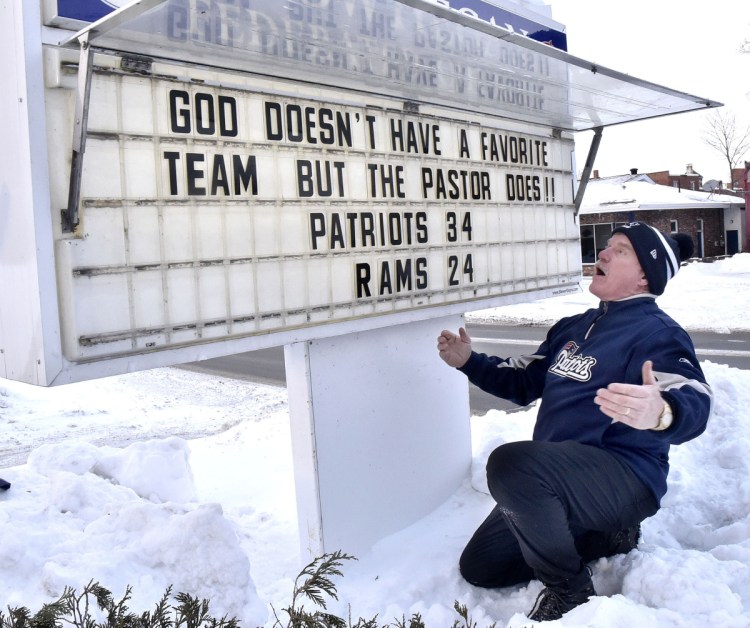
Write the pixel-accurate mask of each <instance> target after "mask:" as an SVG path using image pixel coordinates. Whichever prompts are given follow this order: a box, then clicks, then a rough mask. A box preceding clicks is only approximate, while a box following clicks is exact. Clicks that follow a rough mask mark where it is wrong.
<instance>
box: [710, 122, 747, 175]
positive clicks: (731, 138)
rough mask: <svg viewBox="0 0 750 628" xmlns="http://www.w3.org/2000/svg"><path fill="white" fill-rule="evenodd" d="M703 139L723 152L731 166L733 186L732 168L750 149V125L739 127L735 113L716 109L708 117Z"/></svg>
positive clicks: (728, 164)
mask: <svg viewBox="0 0 750 628" xmlns="http://www.w3.org/2000/svg"><path fill="white" fill-rule="evenodd" d="M703 141H704V142H705V143H706V144H708V145H709V146H710V147H711V148H713V149H715V150H716V151H717V152H719V153H721V155H722V157H724V159H726V162H727V166H728V167H729V180H728V181H729V186H730V187H731V186H732V170H734V169H735V168H736V167H737V166H738V165H739V163H740V162H741V161H742V160H743V159H744V157H745V155H746V153H747V152H748V150H750V126H747V127H745V128H744V129H738V128H737V121H736V120H735V117H734V114H731V113H722V112H721V111H720V110H715V111H714V112H713V113H712V114H711V116H710V117H709V118H708V123H707V129H706V132H705V135H704V137H703Z"/></svg>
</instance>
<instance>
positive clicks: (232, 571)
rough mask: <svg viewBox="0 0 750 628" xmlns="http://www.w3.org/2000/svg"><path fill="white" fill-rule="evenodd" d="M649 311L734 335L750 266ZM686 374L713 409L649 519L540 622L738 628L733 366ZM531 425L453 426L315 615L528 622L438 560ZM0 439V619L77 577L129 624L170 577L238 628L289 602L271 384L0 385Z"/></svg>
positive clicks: (280, 451)
mask: <svg viewBox="0 0 750 628" xmlns="http://www.w3.org/2000/svg"><path fill="white" fill-rule="evenodd" d="M585 288H586V284H585V283H584V290H583V291H582V292H581V293H580V294H577V295H572V296H566V297H559V298H556V299H547V300H545V301H541V302H537V303H532V304H524V305H514V306H508V307H505V308H498V309H496V310H492V311H484V312H479V313H474V314H472V315H471V316H470V317H469V318H470V319H471V320H482V319H492V320H498V321H503V322H512V323H521V324H549V323H551V322H553V321H554V320H557V319H558V318H559V317H561V316H565V315H567V314H572V313H575V312H579V311H582V310H583V309H585V308H586V307H589V306H591V305H594V304H595V300H594V298H593V297H592V296H591V295H589V294H588V293H587V291H586V290H585ZM659 303H660V304H661V305H662V307H663V308H664V309H665V310H667V311H668V312H669V313H670V314H671V315H672V316H673V317H674V318H675V319H676V320H678V321H679V322H680V323H682V324H683V326H685V327H686V328H687V329H689V330H714V331H718V332H721V333H731V332H732V331H748V330H750V316H748V312H750V255H749V254H742V255H736V256H734V257H733V258H731V259H727V260H723V261H720V262H716V263H714V264H691V265H689V266H687V267H685V268H683V269H682V270H681V271H680V273H679V274H678V276H677V277H676V278H675V279H674V280H673V282H672V283H671V284H670V285H669V286H668V288H667V291H666V293H665V294H664V295H663V296H662V297H660V299H659ZM436 359H437V356H436ZM703 367H704V370H705V372H706V376H707V378H708V380H709V382H710V384H711V385H712V387H713V389H714V391H715V394H716V403H715V410H714V415H713V417H712V420H711V422H710V424H709V427H708V429H707V431H706V433H705V434H704V435H702V436H701V437H700V438H698V439H697V440H694V441H692V442H690V443H688V444H686V445H683V446H680V447H676V448H674V449H673V450H672V456H671V460H672V473H671V475H670V488H669V492H668V494H667V496H666V498H665V500H664V502H663V507H662V509H661V511H660V512H659V513H658V514H657V515H656V516H654V517H652V518H651V519H649V520H647V521H646V522H645V524H644V527H643V539H642V542H641V544H640V546H639V547H638V549H637V550H635V551H633V552H631V553H630V554H628V555H627V556H618V557H615V558H612V559H602V560H600V561H598V562H597V563H596V564H594V566H593V568H594V583H595V586H596V588H597V591H598V593H599V594H600V595H599V596H598V597H596V598H594V599H592V600H591V601H589V603H587V604H585V605H583V606H581V607H579V608H577V609H575V610H574V611H572V612H570V613H569V614H567V615H566V616H565V617H564V618H563V620H561V621H559V622H557V623H556V624H554V625H557V626H565V627H570V626H606V627H611V626H621V627H628V628H630V627H632V626H636V625H637V626H640V627H642V628H646V627H649V626H653V627H659V628H662V627H670V626H674V627H678V626H679V627H683V626H691V627H692V626H694V627H696V628H698V627H700V628H703V627H705V626H711V627H712V628H713V627H725V626H726V627H729V626H738V627H739V626H745V627H746V626H750V409H749V408H750V371H743V370H739V369H733V368H729V367H726V366H721V365H717V364H715V363H711V362H709V361H706V362H703ZM535 412H536V409H535V408H531V409H529V410H524V411H520V412H514V413H510V414H506V413H504V412H499V411H492V412H489V413H488V414H486V415H485V416H481V417H472V419H471V420H472V438H473V447H474V456H473V470H472V474H471V477H467V479H466V482H465V483H464V485H463V487H462V488H461V489H460V490H459V491H457V492H456V493H455V494H454V495H453V496H452V498H451V499H449V500H448V501H447V502H446V503H445V504H443V505H442V506H441V507H440V508H438V509H437V510H436V511H434V512H433V513H431V514H430V515H429V516H427V517H425V518H424V519H423V520H421V521H419V522H417V523H415V524H414V525H413V526H411V527H409V528H407V529H405V530H403V531H401V532H399V533H398V534H395V535H393V536H391V537H389V538H387V539H384V540H383V541H381V542H380V543H378V544H377V545H376V546H375V547H374V548H373V549H372V550H371V551H370V552H368V553H367V554H366V555H364V556H358V557H357V558H358V560H357V561H351V562H346V563H345V564H344V577H343V578H340V579H338V580H337V581H336V583H337V585H338V591H339V597H340V601H339V602H335V601H331V602H330V603H329V610H330V611H332V612H336V613H338V614H339V615H342V616H345V617H346V616H348V614H349V612H350V610H349V609H351V615H352V617H353V618H355V619H356V618H357V617H360V616H362V617H366V618H370V617H372V616H374V615H376V614H377V615H378V617H379V620H380V621H381V622H382V623H383V624H385V623H391V624H393V623H394V621H395V620H396V619H399V620H400V619H401V618H402V617H404V616H406V617H407V618H408V617H410V616H411V615H412V614H413V613H417V612H418V613H420V614H421V615H422V618H423V619H424V621H425V623H426V624H427V626H428V627H429V628H442V627H447V626H451V625H452V624H453V622H454V620H456V619H458V616H457V615H456V613H455V612H454V611H453V602H454V600H458V601H460V602H462V603H464V604H466V605H467V606H468V607H469V609H470V612H471V615H472V619H473V620H474V621H475V622H476V623H477V625H478V628H483V627H484V626H487V625H489V624H491V623H493V622H496V623H497V625H507V626H512V627H517V626H522V625H525V624H527V623H528V620H527V619H526V618H525V613H526V612H527V611H528V610H529V609H530V608H531V605H532V603H533V601H534V598H535V597H536V594H537V593H538V592H539V590H540V588H541V585H540V584H539V583H538V582H532V583H530V584H529V585H528V586H525V587H514V588H509V589H502V590H496V591H485V590H481V589H476V588H473V587H471V586H470V585H468V584H467V583H465V582H464V581H463V580H462V579H461V577H460V576H459V574H458V570H457V567H456V562H457V558H458V555H459V554H460V552H461V549H462V547H463V544H464V543H465V541H466V540H467V538H468V536H469V535H470V534H471V533H472V532H473V530H474V528H475V527H476V525H477V524H478V523H479V522H480V521H481V520H482V519H483V518H484V516H485V515H486V513H487V512H488V511H489V509H490V508H491V503H492V502H491V498H490V497H489V496H488V495H487V493H486V486H485V484H484V462H485V460H486V457H487V455H488V454H489V452H490V451H491V450H492V449H493V448H494V447H495V446H497V445H498V444H500V443H502V442H507V441H509V440H517V439H520V438H528V437H529V436H530V434H531V428H532V424H533V420H534V415H535ZM173 434H180V435H181V436H182V437H181V438H177V437H174V436H172V435H173ZM0 436H1V438H0V461H2V462H0V477H2V478H4V479H6V480H8V481H10V482H11V483H12V484H13V486H12V488H11V489H10V490H9V491H7V492H5V493H0V609H3V610H5V609H6V607H7V606H11V607H14V606H27V607H29V608H30V609H32V610H37V609H38V608H39V607H40V606H41V605H42V604H43V603H45V602H49V601H52V600H54V599H56V598H57V597H58V596H59V595H60V594H61V593H62V592H63V589H64V587H65V586H66V585H70V586H74V587H76V588H78V589H79V590H80V589H81V588H82V587H83V586H84V585H85V584H86V583H88V582H89V580H90V579H92V578H94V579H96V580H98V581H99V582H100V583H101V584H102V585H104V586H106V587H107V588H109V589H110V590H111V591H112V592H113V594H114V595H115V596H116V597H117V596H121V595H122V594H123V593H124V590H125V586H126V585H127V584H130V585H132V586H133V596H132V599H131V601H130V604H129V606H130V608H131V610H134V611H142V610H151V609H152V608H153V605H154V604H155V602H156V601H157V600H158V599H159V598H160V597H161V595H162V594H163V593H164V590H165V589H166V587H167V586H168V585H169V584H173V585H174V591H186V592H189V593H191V594H193V595H197V596H200V597H205V598H209V599H210V600H211V610H212V612H213V614H214V615H217V616H220V615H221V614H223V613H225V612H226V613H229V614H231V615H236V616H238V617H239V619H240V620H241V621H242V624H243V626H248V627H251V626H258V625H267V626H270V625H271V623H273V615H272V614H270V612H269V611H270V608H271V605H273V607H274V608H275V609H276V610H277V612H279V613H280V610H281V609H282V608H284V607H285V606H287V605H288V604H289V602H290V599H291V595H290V594H291V591H292V586H293V581H294V578H295V577H296V575H297V573H298V571H299V567H300V556H299V552H298V535H297V527H296V514H295V506H294V504H295V497H294V482H293V472H292V457H291V447H290V435H289V414H288V407H287V399H286V392H285V390H284V389H280V388H274V387H270V386H264V385H252V384H248V383H246V382H240V381H235V380H231V379H226V378H222V377H212V376H207V375H202V374H197V373H193V372H189V371H185V370H181V369H177V368H165V369H157V370H153V371H148V372H142V373H134V374H130V375H123V376H119V377H112V378H106V379H102V380H97V381H92V382H84V383H80V384H71V385H69V386H64V387H60V388H54V389H43V388H36V387H32V386H28V385H24V384H19V383H17V382H11V381H7V380H0ZM114 445H116V446H114ZM415 490H417V488H415ZM308 606H309V605H308Z"/></svg>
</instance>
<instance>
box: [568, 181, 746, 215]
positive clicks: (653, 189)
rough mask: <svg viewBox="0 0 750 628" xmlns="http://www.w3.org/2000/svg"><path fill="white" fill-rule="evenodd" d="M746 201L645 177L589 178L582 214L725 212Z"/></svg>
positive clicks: (740, 205)
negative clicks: (716, 210) (665, 183)
mask: <svg viewBox="0 0 750 628" xmlns="http://www.w3.org/2000/svg"><path fill="white" fill-rule="evenodd" d="M744 205H745V200H744V199H743V198H740V197H737V196H730V195H727V194H717V193H716V192H699V191H694V190H680V189H678V188H675V187H671V186H668V185H658V184H656V183H654V182H653V181H652V180H651V179H650V178H649V177H648V176H647V175H622V176H619V177H608V178H606V179H591V180H590V181H589V182H588V185H587V186H586V192H585V193H584V195H583V202H582V203H581V209H580V213H581V214H599V213H604V212H620V211H644V210H660V209H691V208H692V209H697V208H709V209H710V208H714V209H727V208H730V207H742V206H744Z"/></svg>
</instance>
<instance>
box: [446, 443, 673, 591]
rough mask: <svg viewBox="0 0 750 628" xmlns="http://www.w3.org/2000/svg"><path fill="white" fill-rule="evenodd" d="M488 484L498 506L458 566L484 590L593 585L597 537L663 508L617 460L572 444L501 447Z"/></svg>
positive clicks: (493, 460) (601, 552) (489, 468)
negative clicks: (534, 583)
mask: <svg viewBox="0 0 750 628" xmlns="http://www.w3.org/2000/svg"><path fill="white" fill-rule="evenodd" d="M487 483H488V485H489V489H490V493H491V494H492V497H493V498H494V499H495V501H496V502H497V506H495V508H494V509H493V510H492V512H491V513H490V515H489V517H487V519H485V521H484V522H483V523H482V525H481V526H480V527H479V528H478V529H477V531H476V532H475V533H474V536H473V537H472V538H471V540H470V541H469V543H468V545H467V546H466V548H465V549H464V551H463V554H462V555H461V560H460V569H461V574H462V575H463V577H464V578H465V579H466V580H467V581H468V582H470V583H471V584H474V585H476V586H481V587H505V586H510V585H513V584H518V583H525V582H528V581H529V580H531V579H532V578H534V577H536V578H538V579H540V580H541V581H542V582H544V583H545V584H547V585H555V584H562V583H567V584H568V585H572V586H575V584H576V582H577V581H580V582H583V580H585V579H588V574H587V573H586V571H585V569H584V564H585V563H586V562H589V561H591V560H594V559H596V558H599V557H601V556H603V555H607V554H606V551H604V550H602V549H601V548H602V545H601V544H600V543H598V542H597V535H599V534H603V533H612V532H616V531H618V530H621V529H624V528H629V527H631V526H635V525H636V524H638V523H640V522H641V521H643V520H644V519H646V518H647V517H650V516H651V515H653V514H654V513H655V512H656V511H657V510H658V508H659V507H658V503H657V501H656V499H655V498H654V496H653V494H652V493H651V491H650V490H649V489H648V488H647V487H646V486H645V485H644V484H643V482H641V481H640V480H639V479H638V478H637V477H636V476H635V474H634V473H633V472H632V471H631V470H630V469H629V468H628V467H627V466H626V465H625V464H624V463H622V462H620V461H619V460H618V459H617V458H616V457H615V456H614V455H612V454H611V453H609V452H607V451H604V450H603V449H599V448H598V447H592V446H590V445H582V444H580V443H576V442H572V441H566V442H562V443H545V442H536V441H521V442H514V443H508V444H505V445H501V446H500V447H498V448H497V449H495V451H493V452H492V454H491V455H490V457H489V460H488V461H487ZM597 548H598V549H597ZM597 554H598V555H597Z"/></svg>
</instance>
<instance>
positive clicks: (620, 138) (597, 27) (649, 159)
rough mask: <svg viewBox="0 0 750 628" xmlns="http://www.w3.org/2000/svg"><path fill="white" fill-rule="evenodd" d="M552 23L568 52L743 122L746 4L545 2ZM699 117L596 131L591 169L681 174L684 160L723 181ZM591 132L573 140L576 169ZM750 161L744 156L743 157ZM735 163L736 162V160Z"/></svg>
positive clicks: (749, 6) (748, 88)
mask: <svg viewBox="0 0 750 628" xmlns="http://www.w3.org/2000/svg"><path fill="white" fill-rule="evenodd" d="M545 1H546V2H547V3H548V4H549V5H550V6H551V9H552V17H553V19H554V20H556V21H558V22H560V23H562V24H564V25H565V26H566V27H567V34H568V52H570V53H571V54H573V55H575V56H577V57H581V58H583V59H586V60H587V61H593V62H596V63H598V64H599V65H603V66H606V67H608V68H611V69H613V70H617V71H619V72H624V73H626V74H630V75H631V76H634V77H637V78H639V79H644V80H647V81H651V82H653V83H658V84H660V85H663V86H665V87H669V88H671V89H675V90H678V91H681V92H687V93H689V94H693V95H696V96H701V97H704V98H709V99H711V100H715V101H719V102H721V103H724V105H725V106H724V107H722V108H721V110H722V111H724V112H725V113H731V114H734V115H735V116H736V118H737V121H738V126H741V127H742V128H746V127H747V124H748V123H749V122H750V54H741V53H740V52H739V49H740V47H741V45H742V43H743V42H744V41H745V39H750V1H748V0H711V2H700V3H699V2H696V3H692V2H684V1H682V0H629V1H628V2H617V3H610V2H603V1H602V0H545ZM708 115H709V114H708V113H707V112H689V113H681V114H676V115H673V116H668V117H665V118H658V119H655V120H648V121H642V122H633V123H628V124H624V125H620V126H617V127H612V128H610V129H604V133H603V135H602V143H601V146H600V148H599V153H598V155H597V159H596V164H595V166H594V167H595V168H596V169H598V170H599V173H600V175H601V176H610V175H617V174H623V173H625V172H628V171H629V170H630V168H638V169H639V171H640V172H651V171H656V170H669V171H670V172H671V173H673V174H678V173H682V172H684V171H685V168H686V165H687V164H688V163H692V164H693V168H694V169H695V170H696V171H697V172H699V173H700V174H702V175H703V180H704V182H705V181H708V180H709V179H718V180H720V181H724V182H726V181H727V180H728V177H729V173H728V168H727V165H726V160H725V159H724V158H723V157H722V156H721V155H719V153H718V152H716V151H715V150H714V149H712V148H710V147H709V146H708V145H707V144H706V143H705V141H704V140H703V136H704V135H705V131H706V118H707V116H708ZM592 137H593V133H592V132H590V131H588V132H582V133H578V134H577V135H576V136H575V139H576V158H577V170H578V172H579V173H580V171H581V170H582V168H583V166H584V164H585V161H586V156H587V154H588V149H589V145H590V144H591V138H592ZM745 159H747V160H748V161H750V152H749V153H748V154H747V155H746V156H745ZM739 165H740V166H742V165H743V164H742V163H740V164H739Z"/></svg>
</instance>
